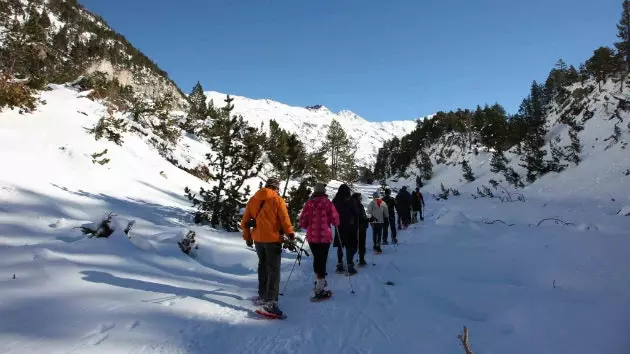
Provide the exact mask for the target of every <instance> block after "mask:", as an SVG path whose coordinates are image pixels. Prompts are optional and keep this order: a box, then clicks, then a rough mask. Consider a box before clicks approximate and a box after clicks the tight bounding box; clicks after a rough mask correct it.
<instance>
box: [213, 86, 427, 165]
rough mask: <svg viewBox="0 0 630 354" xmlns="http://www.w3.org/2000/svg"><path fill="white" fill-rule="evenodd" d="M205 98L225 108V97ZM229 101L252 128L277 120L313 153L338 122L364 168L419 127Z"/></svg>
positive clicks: (256, 101) (253, 101)
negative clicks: (388, 143) (389, 143)
mask: <svg viewBox="0 0 630 354" xmlns="http://www.w3.org/2000/svg"><path fill="white" fill-rule="evenodd" d="M205 94H206V96H207V97H208V101H210V100H212V101H213V103H214V105H215V106H216V107H222V106H224V105H225V102H224V101H225V98H226V97H227V95H226V94H224V93H220V92H216V91H208V92H206V93H205ZM230 97H232V98H234V102H233V104H234V113H235V114H240V115H242V116H243V118H245V119H246V120H247V121H248V122H249V123H250V125H252V126H255V127H260V126H261V124H264V127H265V129H269V121H270V120H272V119H274V120H276V122H278V124H279V125H280V127H281V128H283V129H286V130H287V131H289V132H291V133H295V134H297V135H298V136H299V137H300V138H301V139H302V141H303V142H304V143H305V145H306V146H307V147H308V148H309V149H311V151H312V150H315V149H318V148H319V147H321V145H322V142H323V141H325V137H326V133H327V132H328V127H329V126H330V123H331V122H332V121H333V119H335V120H337V121H338V122H339V123H340V124H341V126H342V127H343V129H344V130H345V131H346V133H347V134H348V136H349V137H350V140H351V141H353V142H355V143H356V144H357V146H358V147H359V149H358V151H357V153H356V158H357V160H358V162H359V164H360V165H363V166H372V165H373V164H374V162H375V161H376V154H377V153H378V149H379V148H381V147H382V146H383V142H384V141H385V140H389V139H392V138H394V137H402V136H403V135H405V134H408V133H410V132H411V131H412V130H413V129H414V128H415V127H416V122H415V120H407V121H393V122H369V121H367V120H365V119H364V118H361V117H360V116H359V115H357V114H356V113H354V112H351V111H348V110H343V111H340V112H339V113H337V114H335V113H333V112H331V111H330V110H329V109H328V108H327V107H325V106H321V107H319V108H318V109H308V108H304V107H292V106H288V105H286V104H283V103H280V102H276V101H273V100H269V99H251V98H247V97H241V96H235V95H232V94H230Z"/></svg>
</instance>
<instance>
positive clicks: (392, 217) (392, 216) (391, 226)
mask: <svg viewBox="0 0 630 354" xmlns="http://www.w3.org/2000/svg"><path fill="white" fill-rule="evenodd" d="M383 201H384V202H385V204H387V209H388V210H389V218H388V219H387V220H385V224H383V242H382V244H383V245H387V244H389V242H388V241H387V237H388V236H389V232H388V230H391V231H392V242H394V243H398V240H397V239H396V200H395V199H394V197H392V190H391V189H389V188H386V189H385V198H383ZM398 219H399V220H400V214H398Z"/></svg>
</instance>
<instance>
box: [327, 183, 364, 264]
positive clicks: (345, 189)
mask: <svg viewBox="0 0 630 354" xmlns="http://www.w3.org/2000/svg"><path fill="white" fill-rule="evenodd" d="M351 196H352V191H351V190H350V187H349V186H348V185H347V184H342V185H341V186H339V190H338V191H337V194H336V195H335V198H333V204H335V208H336V209H337V212H338V213H339V226H338V227H337V228H336V231H337V232H335V239H334V241H333V246H334V247H337V269H336V271H337V273H343V272H344V271H345V272H346V274H347V275H355V274H357V270H356V268H355V267H354V261H353V258H354V254H355V253H356V252H357V249H356V248H357V241H358V239H357V231H358V224H357V220H358V218H359V214H360V213H359V209H358V208H357V207H356V205H355V203H354V202H353V201H352V199H351ZM343 248H345V249H346V265H347V268H346V269H344V266H343V264H344V263H343Z"/></svg>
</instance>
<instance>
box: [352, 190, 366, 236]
mask: <svg viewBox="0 0 630 354" xmlns="http://www.w3.org/2000/svg"><path fill="white" fill-rule="evenodd" d="M360 196H361V195H360V194H354V195H352V201H354V204H355V205H356V207H357V209H358V211H359V218H358V219H359V226H362V227H364V228H366V229H367V228H368V225H369V221H368V217H367V213H366V212H365V207H364V206H363V204H361V199H360Z"/></svg>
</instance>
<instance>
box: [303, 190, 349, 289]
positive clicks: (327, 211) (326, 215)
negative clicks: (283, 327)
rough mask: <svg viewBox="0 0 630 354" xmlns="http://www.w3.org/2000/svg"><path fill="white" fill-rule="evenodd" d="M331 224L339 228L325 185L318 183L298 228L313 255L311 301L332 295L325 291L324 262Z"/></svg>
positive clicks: (328, 247) (328, 248) (330, 233)
mask: <svg viewBox="0 0 630 354" xmlns="http://www.w3.org/2000/svg"><path fill="white" fill-rule="evenodd" d="M331 224H332V225H334V226H339V214H338V213H337V209H336V208H335V206H334V205H333V203H332V202H331V201H330V200H329V199H328V196H327V195H326V185H325V184H323V183H318V184H317V185H316V186H315V188H314V189H313V194H312V195H311V197H310V199H309V200H308V201H307V202H306V204H305V205H304V208H303V209H302V213H301V215H300V227H302V228H305V229H306V241H308V245H309V247H310V248H311V253H312V255H313V271H314V272H315V277H316V278H315V288H314V289H313V298H312V299H313V300H323V299H327V298H329V297H330V296H331V295H332V293H331V292H330V291H329V290H326V286H327V285H328V284H327V282H326V275H327V273H326V260H327V259H328V251H329V250H330V243H331V242H332V231H331V230H330V225H331Z"/></svg>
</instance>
